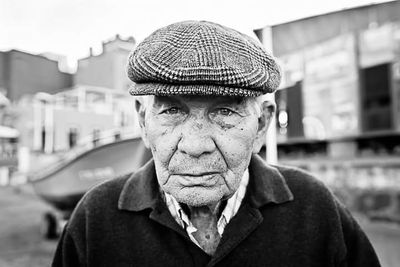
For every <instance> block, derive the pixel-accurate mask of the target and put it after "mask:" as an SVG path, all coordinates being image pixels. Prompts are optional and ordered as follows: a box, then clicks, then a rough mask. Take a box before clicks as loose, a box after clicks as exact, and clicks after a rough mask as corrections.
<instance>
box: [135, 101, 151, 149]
mask: <svg viewBox="0 0 400 267" xmlns="http://www.w3.org/2000/svg"><path fill="white" fill-rule="evenodd" d="M135 110H136V113H137V115H138V120H139V126H140V134H141V136H142V140H143V143H144V145H145V146H146V147H147V148H150V146H149V142H148V140H147V132H146V127H145V121H146V120H145V118H146V108H145V106H144V103H143V102H142V101H140V100H138V99H136V100H135Z"/></svg>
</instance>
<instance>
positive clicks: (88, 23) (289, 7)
mask: <svg viewBox="0 0 400 267" xmlns="http://www.w3.org/2000/svg"><path fill="white" fill-rule="evenodd" d="M379 2H386V1H385V0H374V1H373V0H324V1H317V0H297V1H296V0H275V1H271V0H240V1H239V0H198V1H192V0H168V1H167V0H164V1H163V0H0V51H7V50H10V49H18V50H22V51H26V52H29V53H33V54H39V53H46V52H51V53H55V54H60V55H64V56H66V58H67V61H68V64H69V65H70V66H71V67H74V66H75V65H76V61H77V60H78V59H79V58H83V57H86V56H88V54H89V47H93V50H94V53H95V54H96V53H100V52H101V42H102V41H107V40H110V39H112V38H113V37H114V36H115V35H116V34H120V36H121V37H123V38H127V37H129V36H133V37H134V38H135V39H136V40H137V41H141V40H142V39H143V38H145V37H146V36H147V35H149V34H150V33H152V32H153V31H154V30H156V29H158V28H160V27H162V26H165V25H168V24H170V23H174V22H177V21H182V20H209V21H214V22H217V23H220V24H223V25H226V26H229V27H232V28H235V29H237V30H240V31H242V32H245V33H248V34H253V33H252V30H254V29H259V28H262V27H265V26H267V25H274V24H279V23H283V22H287V21H291V20H295V19H300V18H304V17H308V16H313V15H318V14H323V13H328V12H331V11H336V10H341V9H345V8H349V7H354V6H360V5H367V4H372V3H379ZM253 36H254V35H253Z"/></svg>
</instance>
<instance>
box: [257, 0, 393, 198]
mask: <svg viewBox="0 0 400 267" xmlns="http://www.w3.org/2000/svg"><path fill="white" fill-rule="evenodd" d="M255 34H256V35H257V37H259V39H260V40H261V42H262V43H263V44H264V45H265V47H266V48H267V49H272V51H273V53H274V55H275V56H276V57H278V59H279V60H280V61H281V63H282V66H283V71H284V75H283V81H282V84H281V87H280V90H279V91H278V92H277V93H276V94H275V100H276V103H277V118H276V121H277V140H278V157H279V161H280V162H281V163H284V164H290V165H297V166H299V167H304V168H306V169H308V170H310V171H312V172H314V173H316V174H319V175H318V176H319V177H324V179H325V181H326V182H327V183H328V184H330V185H332V186H333V187H334V188H335V187H337V188H340V190H341V192H343V188H346V187H352V188H358V189H360V188H363V189H368V190H383V189H384V190H386V191H391V190H394V191H395V192H399V191H400V157H399V156H400V1H391V2H384V3H379V4H371V5H366V6H361V7H355V8H350V9H345V10H340V11H336V12H331V13H327V14H322V15H318V16H313V17H308V18H304V19H300V20H296V21H290V22H287V23H282V24H278V25H273V26H267V27H264V28H262V29H258V30H255ZM396 190H397V191H396ZM353 193H354V192H353ZM396 194H397V193H394V195H393V198H395V197H396ZM350 195H351V194H350ZM385 197H386V196H385ZM371 203H372V202H371ZM373 203H375V202H373Z"/></svg>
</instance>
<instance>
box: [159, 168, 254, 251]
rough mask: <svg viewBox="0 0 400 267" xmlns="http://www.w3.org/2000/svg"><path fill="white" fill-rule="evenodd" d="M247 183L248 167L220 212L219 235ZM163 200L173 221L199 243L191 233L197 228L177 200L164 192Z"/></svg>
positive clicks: (238, 202) (239, 202)
mask: <svg viewBox="0 0 400 267" xmlns="http://www.w3.org/2000/svg"><path fill="white" fill-rule="evenodd" d="M248 183H249V171H248V169H246V170H245V172H244V174H243V177H242V180H241V182H240V184H239V187H238V189H237V190H236V192H235V193H234V194H233V195H232V197H230V198H229V199H228V201H227V203H226V206H225V208H224V210H223V211H222V213H221V216H220V218H219V219H218V222H217V230H218V234H219V235H220V237H222V234H223V232H224V230H225V227H226V225H227V224H228V223H229V221H230V220H231V219H232V218H233V217H234V216H235V215H236V213H237V212H238V210H239V208H240V205H241V204H242V200H243V198H244V196H245V194H246V188H247V184H248ZM164 196H165V202H166V204H167V207H168V210H169V211H170V213H171V215H172V217H174V219H175V221H176V222H177V223H178V224H179V225H180V226H181V227H182V228H183V229H185V230H186V232H187V234H188V235H189V238H190V240H191V241H192V242H193V243H195V244H196V245H197V246H199V247H200V248H201V246H200V244H199V243H198V242H197V240H196V238H194V236H193V233H195V232H196V231H197V228H196V227H195V226H194V225H193V224H192V222H191V221H190V219H189V217H188V216H187V214H186V213H185V211H184V210H183V209H182V207H181V205H180V204H179V202H178V201H177V200H176V199H175V197H173V196H172V195H170V194H168V193H165V192H164Z"/></svg>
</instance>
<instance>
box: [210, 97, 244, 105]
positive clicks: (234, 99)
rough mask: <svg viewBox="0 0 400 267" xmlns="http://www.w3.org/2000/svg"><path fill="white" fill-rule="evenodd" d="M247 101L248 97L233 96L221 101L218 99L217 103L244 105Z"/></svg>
mask: <svg viewBox="0 0 400 267" xmlns="http://www.w3.org/2000/svg"><path fill="white" fill-rule="evenodd" d="M246 102H247V99H246V98H243V97H231V98H229V99H221V101H217V102H216V105H235V106H236V105H237V106H242V105H244V104H245V103H246Z"/></svg>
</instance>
